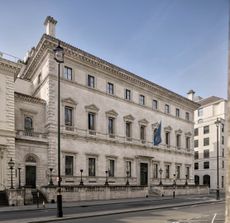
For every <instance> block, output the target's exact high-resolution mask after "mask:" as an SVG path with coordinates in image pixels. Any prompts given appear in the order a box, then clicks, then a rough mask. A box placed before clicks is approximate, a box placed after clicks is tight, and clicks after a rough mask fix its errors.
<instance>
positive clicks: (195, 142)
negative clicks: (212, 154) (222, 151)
mask: <svg viewBox="0 0 230 223" xmlns="http://www.w3.org/2000/svg"><path fill="white" fill-rule="evenodd" d="M194 147H195V148H197V147H199V141H198V139H197V140H194Z"/></svg>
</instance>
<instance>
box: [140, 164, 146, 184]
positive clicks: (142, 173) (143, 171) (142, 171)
mask: <svg viewBox="0 0 230 223" xmlns="http://www.w3.org/2000/svg"><path fill="white" fill-rule="evenodd" d="M140 185H142V186H147V185H148V164H147V163H140Z"/></svg>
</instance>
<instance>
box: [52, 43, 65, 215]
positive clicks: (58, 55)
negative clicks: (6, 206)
mask: <svg viewBox="0 0 230 223" xmlns="http://www.w3.org/2000/svg"><path fill="white" fill-rule="evenodd" d="M54 60H55V61H56V62H57V63H58V193H57V217H63V212H62V195H61V145H60V64H61V63H64V49H63V48H62V47H61V46H60V41H59V42H58V46H57V47H56V48H55V49H54Z"/></svg>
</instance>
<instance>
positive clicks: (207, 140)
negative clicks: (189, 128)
mask: <svg viewBox="0 0 230 223" xmlns="http://www.w3.org/2000/svg"><path fill="white" fill-rule="evenodd" d="M208 145H209V138H204V146H208Z"/></svg>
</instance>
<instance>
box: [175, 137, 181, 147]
mask: <svg viewBox="0 0 230 223" xmlns="http://www.w3.org/2000/svg"><path fill="white" fill-rule="evenodd" d="M176 146H177V147H178V148H180V146H181V135H179V134H177V135H176Z"/></svg>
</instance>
